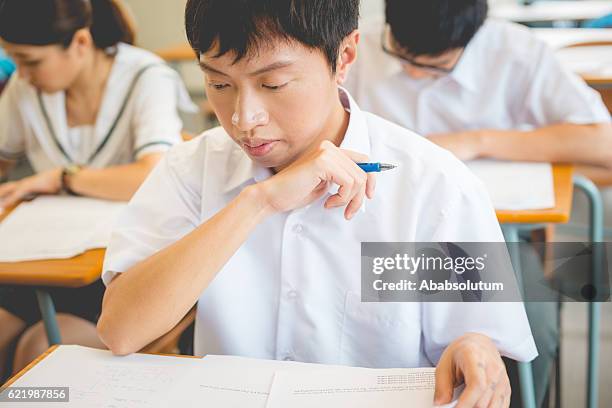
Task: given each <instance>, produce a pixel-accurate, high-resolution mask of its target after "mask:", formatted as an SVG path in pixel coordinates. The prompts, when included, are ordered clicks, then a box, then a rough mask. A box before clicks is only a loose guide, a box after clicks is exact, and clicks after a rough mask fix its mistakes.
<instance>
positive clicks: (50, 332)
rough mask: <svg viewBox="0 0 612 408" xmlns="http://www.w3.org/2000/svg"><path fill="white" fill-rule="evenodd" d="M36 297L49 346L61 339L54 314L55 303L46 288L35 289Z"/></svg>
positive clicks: (59, 341)
mask: <svg viewBox="0 0 612 408" xmlns="http://www.w3.org/2000/svg"><path fill="white" fill-rule="evenodd" d="M36 298H37V299H38V306H39V307H40V314H41V315H42V318H43V322H44V324H45V331H46V332H47V340H49V346H53V345H56V344H60V343H61V342H62V340H61V338H60V331H59V327H58V325H57V318H56V316H55V305H54V304H53V299H52V298H51V295H50V294H49V292H47V291H46V290H43V289H36Z"/></svg>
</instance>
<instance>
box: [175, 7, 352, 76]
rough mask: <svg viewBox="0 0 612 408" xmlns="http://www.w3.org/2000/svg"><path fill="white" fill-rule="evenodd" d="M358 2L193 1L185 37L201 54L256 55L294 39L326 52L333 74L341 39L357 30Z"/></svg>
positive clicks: (186, 12)
mask: <svg viewBox="0 0 612 408" xmlns="http://www.w3.org/2000/svg"><path fill="white" fill-rule="evenodd" d="M358 21H359V0H189V1H188V2H187V7H186V10H185V27H186V31H187V38H188V40H189V43H190V44H191V47H192V48H193V50H194V51H195V52H196V54H197V55H201V54H204V53H206V52H207V51H209V50H210V49H212V48H213V47H215V46H216V45H217V44H218V45H219V51H218V53H217V54H216V56H217V57H220V56H222V55H224V54H226V53H228V52H233V53H234V54H235V55H236V58H235V62H238V61H239V60H241V59H242V58H245V57H247V58H249V57H253V56H255V55H256V53H257V51H258V50H260V49H261V48H262V47H266V46H272V45H273V44H274V42H275V41H278V39H282V40H287V41H291V40H295V41H298V42H300V43H302V44H304V45H305V46H307V47H309V48H312V49H318V50H321V51H322V52H323V54H324V55H325V57H326V58H327V60H328V61H329V64H330V66H331V69H332V72H335V70H336V60H337V59H338V54H339V50H340V45H341V44H342V41H343V40H344V39H345V38H346V37H347V36H348V35H349V34H350V33H351V32H352V31H353V30H356V29H357V27H358Z"/></svg>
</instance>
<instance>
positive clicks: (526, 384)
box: [502, 224, 536, 408]
mask: <svg viewBox="0 0 612 408" xmlns="http://www.w3.org/2000/svg"><path fill="white" fill-rule="evenodd" d="M518 230H519V229H518V226H517V225H513V224H503V225H502V231H503V233H504V238H505V239H506V242H508V243H510V242H516V243H518V242H519V232H518ZM508 251H509V253H510V259H511V261H512V265H513V266H514V271H515V272H516V280H517V283H518V285H519V288H520V290H521V291H523V271H522V270H521V256H520V251H519V246H518V244H517V245H509V246H508ZM518 374H519V381H520V384H521V399H522V402H523V404H522V406H523V408H536V401H535V386H534V382H533V370H532V368H531V361H528V362H520V361H519V362H518Z"/></svg>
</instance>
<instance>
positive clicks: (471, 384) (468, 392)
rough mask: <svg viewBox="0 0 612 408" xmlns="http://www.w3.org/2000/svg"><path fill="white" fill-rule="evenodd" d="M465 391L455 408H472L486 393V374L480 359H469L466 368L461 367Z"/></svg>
mask: <svg viewBox="0 0 612 408" xmlns="http://www.w3.org/2000/svg"><path fill="white" fill-rule="evenodd" d="M461 371H462V373H463V377H464V378H465V390H464V391H463V392H462V393H461V396H460V397H459V401H458V403H457V408H473V407H475V406H476V403H477V402H478V400H480V399H481V398H482V397H483V396H484V394H485V393H486V392H487V385H488V381H487V372H486V367H485V365H484V363H483V362H482V360H481V359H479V358H470V359H469V361H468V362H467V367H462V370H461Z"/></svg>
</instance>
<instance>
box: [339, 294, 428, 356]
mask: <svg viewBox="0 0 612 408" xmlns="http://www.w3.org/2000/svg"><path fill="white" fill-rule="evenodd" d="M420 319H421V317H420V305H419V304H418V303H401V304H399V303H361V296H360V295H359V294H357V293H354V292H347V294H346V299H345V303H344V319H343V322H342V336H341V339H340V364H343V365H349V366H354V367H371V368H398V367H416V366H418V365H419V355H420V350H421V322H420Z"/></svg>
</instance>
